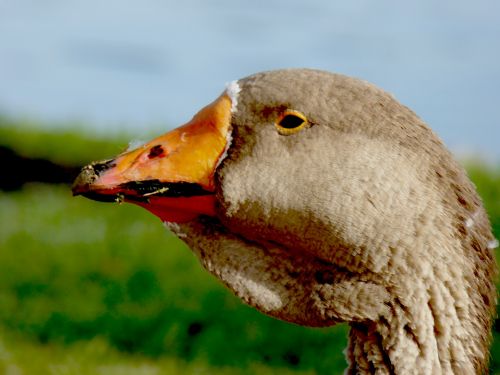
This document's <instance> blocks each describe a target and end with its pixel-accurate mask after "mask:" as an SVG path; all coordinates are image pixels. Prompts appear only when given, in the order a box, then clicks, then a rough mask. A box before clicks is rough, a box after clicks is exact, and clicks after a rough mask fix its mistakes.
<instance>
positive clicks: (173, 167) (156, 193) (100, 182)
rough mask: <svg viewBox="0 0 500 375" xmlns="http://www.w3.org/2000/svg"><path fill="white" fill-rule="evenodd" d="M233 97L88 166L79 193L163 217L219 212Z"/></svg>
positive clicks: (75, 191) (78, 182) (175, 219)
mask: <svg viewBox="0 0 500 375" xmlns="http://www.w3.org/2000/svg"><path fill="white" fill-rule="evenodd" d="M230 124H231V99H230V98H229V96H228V95H227V94H223V95H222V96H220V97H219V98H218V99H217V100H216V101H215V102H213V103H212V104H210V105H208V106H207V107H205V108H203V109H202V110H201V111H200V112H198V113H197V114H196V115H195V116H194V117H193V119H192V120H191V121H190V122H188V123H187V124H185V125H183V126H181V127H179V128H177V129H174V130H173V131H171V132H169V133H166V134H164V135H162V136H160V137H158V138H156V139H153V140H152V141H150V142H148V143H146V144H144V145H143V146H141V147H139V148H137V149H135V150H132V151H127V152H125V153H123V154H120V155H118V156H117V157H116V158H115V159H112V160H107V161H103V162H97V163H92V164H90V165H88V166H86V167H84V168H83V169H82V171H81V173H80V175H79V176H78V177H77V178H76V180H75V183H74V185H73V194H74V195H83V196H86V197H87V198H91V199H95V200H100V201H106V202H112V201H118V202H121V201H125V202H131V203H135V204H137V205H139V206H142V207H144V208H146V209H147V210H149V211H151V212H152V213H153V214H155V215H156V216H158V217H159V218H160V219H161V220H162V221H170V222H186V221H189V220H192V219H194V218H196V217H197V216H199V215H210V216H214V215H215V185H214V174H215V170H216V168H217V166H218V164H219V162H220V161H221V160H222V158H223V155H224V153H225V151H226V150H227V148H228V147H229V143H228V139H229V135H230Z"/></svg>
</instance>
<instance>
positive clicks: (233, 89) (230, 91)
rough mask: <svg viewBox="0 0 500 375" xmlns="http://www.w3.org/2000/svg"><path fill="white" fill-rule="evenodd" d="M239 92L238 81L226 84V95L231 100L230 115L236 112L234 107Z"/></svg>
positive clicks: (236, 103)
mask: <svg viewBox="0 0 500 375" xmlns="http://www.w3.org/2000/svg"><path fill="white" fill-rule="evenodd" d="M240 91H241V87H240V85H238V81H231V82H229V83H227V84H226V93H227V95H228V96H229V99H231V113H234V112H236V106H237V105H238V94H239V93H240Z"/></svg>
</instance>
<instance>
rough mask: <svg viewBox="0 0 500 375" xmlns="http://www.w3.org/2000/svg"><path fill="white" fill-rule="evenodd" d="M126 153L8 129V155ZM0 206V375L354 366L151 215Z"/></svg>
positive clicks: (26, 197) (39, 203) (69, 201)
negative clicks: (242, 293) (249, 297)
mask: <svg viewBox="0 0 500 375" xmlns="http://www.w3.org/2000/svg"><path fill="white" fill-rule="evenodd" d="M0 123H1V121H0ZM22 129H25V130H22ZM126 143H127V142H126V141H125V139H122V138H120V139H119V140H118V142H113V141H109V140H105V139H104V140H103V139H101V140H95V139H92V138H91V137H88V136H81V135H80V133H78V132H72V131H68V130H65V131H62V132H60V133H51V132H48V131H44V130H40V129H34V128H31V129H29V130H26V127H16V128H14V129H13V128H12V127H11V124H7V125H5V124H4V126H1V125H0V144H3V145H8V146H10V147H13V148H15V149H16V151H18V152H23V153H25V155H28V156H31V157H44V158H47V159H50V160H52V161H56V162H59V163H64V164H83V163H86V162H88V161H89V160H93V159H99V158H106V157H108V156H113V155H114V154H116V153H117V152H119V151H120V150H122V149H123V148H124V146H125V145H126ZM468 170H469V173H470V176H471V178H472V179H473V180H474V182H475V183H476V185H477V187H478V190H479V191H480V193H481V195H482V196H483V198H484V201H485V204H486V207H487V209H488V211H489V213H490V217H491V220H492V224H493V227H494V230H495V234H496V236H497V237H499V236H500V173H498V171H493V170H492V169H488V168H486V167H484V166H482V165H481V164H480V163H472V164H471V165H469V166H468ZM0 207H1V209H0V223H1V225H0V307H1V308H0V372H4V373H5V372H7V371H11V372H13V371H16V370H19V371H22V373H27V374H31V373H57V374H87V373H88V374H91V373H92V374H98V373H106V374H112V373H120V374H126V373H134V374H136V373H139V374H141V373H143V374H157V373H168V374H194V373H196V374H200V373H201V374H203V373H207V374H211V373H220V374H254V373H259V374H271V373H272V374H276V373H280V374H314V373H318V374H323V373H333V374H337V373H338V374H340V373H342V371H343V369H344V368H345V367H346V364H345V360H344V357H343V354H342V350H343V349H344V348H345V347H346V342H347V340H346V332H347V329H346V327H345V326H344V325H340V326H337V327H333V328H329V329H310V328H304V327H299V326H295V325H291V324H287V323H284V322H280V321H278V320H274V319H272V318H268V317H266V316H264V315H262V314H260V313H258V312H257V311H255V310H253V309H252V308H249V307H247V306H245V305H243V304H242V303H241V302H240V301H239V300H238V299H237V298H236V297H234V296H233V295H232V294H231V293H230V292H229V291H227V290H226V289H225V288H224V287H222V286H221V285H220V284H219V282H218V281H216V280H215V279H214V278H213V277H212V276H211V275H209V274H208V273H207V272H205V271H204V270H203V269H202V268H201V266H200V265H199V264H198V262H197V260H196V259H195V257H194V256H193V255H192V254H191V252H190V251H189V249H187V248H186V247H185V245H184V244H183V243H182V242H181V241H179V240H178V239H177V238H175V237H174V236H173V235H171V234H170V233H169V232H167V231H166V230H165V229H164V228H163V226H162V225H161V223H160V222H159V221H158V220H157V219H156V218H155V217H154V216H152V215H151V214H149V213H147V212H146V211H145V210H143V209H140V208H138V207H135V206H131V205H121V206H117V205H114V204H108V205H106V204H102V203H96V202H92V201H89V200H86V199H83V198H72V197H71V193H70V191H69V189H68V187H66V186H48V185H39V184H38V185H37V184H31V185H27V186H25V188H24V189H23V190H21V191H17V192H11V193H2V192H0ZM497 329H498V327H497ZM497 338H500V336H498V335H497V333H496V332H495V339H496V341H495V343H494V345H493V348H492V361H491V366H492V370H493V371H492V372H494V373H495V372H496V373H500V340H498V339H497ZM27 358H29V360H27Z"/></svg>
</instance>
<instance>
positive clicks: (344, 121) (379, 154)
mask: <svg viewBox="0 0 500 375" xmlns="http://www.w3.org/2000/svg"><path fill="white" fill-rule="evenodd" d="M73 193H74V195H83V196H85V197H88V198H91V199H94V200H100V201H108V202H114V201H120V202H121V201H125V202H130V203H134V204H137V205H139V206H141V207H144V208H146V209H147V210H149V211H150V212H152V213H153V214H154V215H156V216H157V217H159V218H160V219H161V221H162V222H164V223H165V226H166V227H168V228H169V229H170V230H171V231H172V232H173V233H175V234H176V235H177V236H178V237H179V238H180V239H182V240H183V241H184V242H186V244H187V245H188V246H189V247H190V248H191V249H192V251H193V252H194V253H195V254H196V255H197V257H198V258H199V260H200V262H201V264H202V265H203V266H204V267H205V268H206V269H207V270H208V271H209V272H211V273H212V274H214V275H215V276H216V277H217V278H219V279H220V280H221V281H222V282H223V283H224V284H225V285H226V286H227V287H228V288H229V289H230V290H232V291H233V292H234V293H235V294H236V295H237V296H238V297H240V298H241V299H242V300H243V301H244V302H246V303H247V304H249V305H251V306H253V307H255V308H257V309H258V310H260V311H261V312H263V313H265V314H267V315H270V316H273V317H276V318H278V319H281V320H285V321H288V322H293V323H296V324H299V325H303V326H311V327H326V326H331V325H334V324H336V323H340V322H347V323H348V324H349V326H350V332H349V337H348V338H349V341H348V342H349V343H348V347H347V349H346V351H345V354H346V359H347V362H348V369H347V370H346V373H348V374H480V373H486V372H487V371H488V358H489V350H488V348H489V344H490V341H491V333H490V331H491V325H492V321H493V318H494V313H495V305H496V290H495V284H494V277H495V274H496V265H495V261H494V256H493V251H492V249H493V248H494V247H496V245H497V241H496V240H495V239H494V237H493V235H492V233H491V228H490V224H489V219H488V217H487V214H486V212H485V210H484V208H483V206H482V203H481V200H480V198H479V196H478V194H477V193H476V190H475V187H474V185H473V184H472V183H471V182H470V180H469V179H468V177H467V175H466V173H465V171H464V169H463V168H462V167H461V166H460V165H459V164H458V163H457V162H456V161H455V160H454V158H453V157H452V155H451V153H450V152H449V151H448V150H447V149H446V148H445V146H444V145H443V143H442V142H441V141H440V140H439V139H438V137H437V136H436V135H435V134H434V132H433V131H432V130H431V129H430V128H429V127H428V126H427V125H426V124H425V123H424V122H423V121H422V120H421V119H420V118H419V117H417V115H416V114H415V113H414V112H412V111H411V110H410V109H408V108H407V107H405V106H403V105H402V104H400V103H399V102H398V101H397V100H396V99H395V98H394V97H393V96H392V95H390V94H388V93H387V92H385V91H383V90H381V89H379V88H378V87H376V86H374V85H373V84H370V83H368V82H365V81H363V80H359V79H355V78H351V77H347V76H344V75H340V74H334V73H330V72H325V71H319V70H312V69H285V70H275V71H269V72H263V73H257V74H254V75H251V76H249V77H246V78H243V79H240V80H238V81H234V82H231V83H230V84H228V85H227V87H226V89H225V90H224V92H223V93H222V94H221V96H220V97H218V98H217V99H216V100H215V101H214V102H213V103H211V104H209V105H208V106H206V107H205V108H203V109H202V110H201V111H199V112H198V113H197V114H196V115H195V116H194V117H193V118H192V120H191V121H189V122H188V123H187V124H185V125H183V126H181V127H179V128H177V129H175V130H173V131H170V132H168V133H167V134H165V135H162V136H160V137H158V138H156V139H154V140H152V141H150V142H147V143H145V144H143V145H142V146H139V147H138V148H136V149H134V150H129V151H126V152H124V153H122V154H120V155H118V156H117V157H115V158H114V159H110V160H105V161H100V162H94V163H92V164H90V165H88V166H86V167H84V168H83V169H82V171H81V173H80V175H79V176H78V178H77V179H76V180H75V183H74V186H73Z"/></svg>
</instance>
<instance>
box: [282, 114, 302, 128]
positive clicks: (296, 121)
mask: <svg viewBox="0 0 500 375" xmlns="http://www.w3.org/2000/svg"><path fill="white" fill-rule="evenodd" d="M303 122H304V120H302V119H301V118H300V117H297V116H294V115H286V116H285V117H283V118H282V119H281V121H280V126H281V127H283V128H285V129H293V128H296V127H298V126H300V125H302V123H303Z"/></svg>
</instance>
